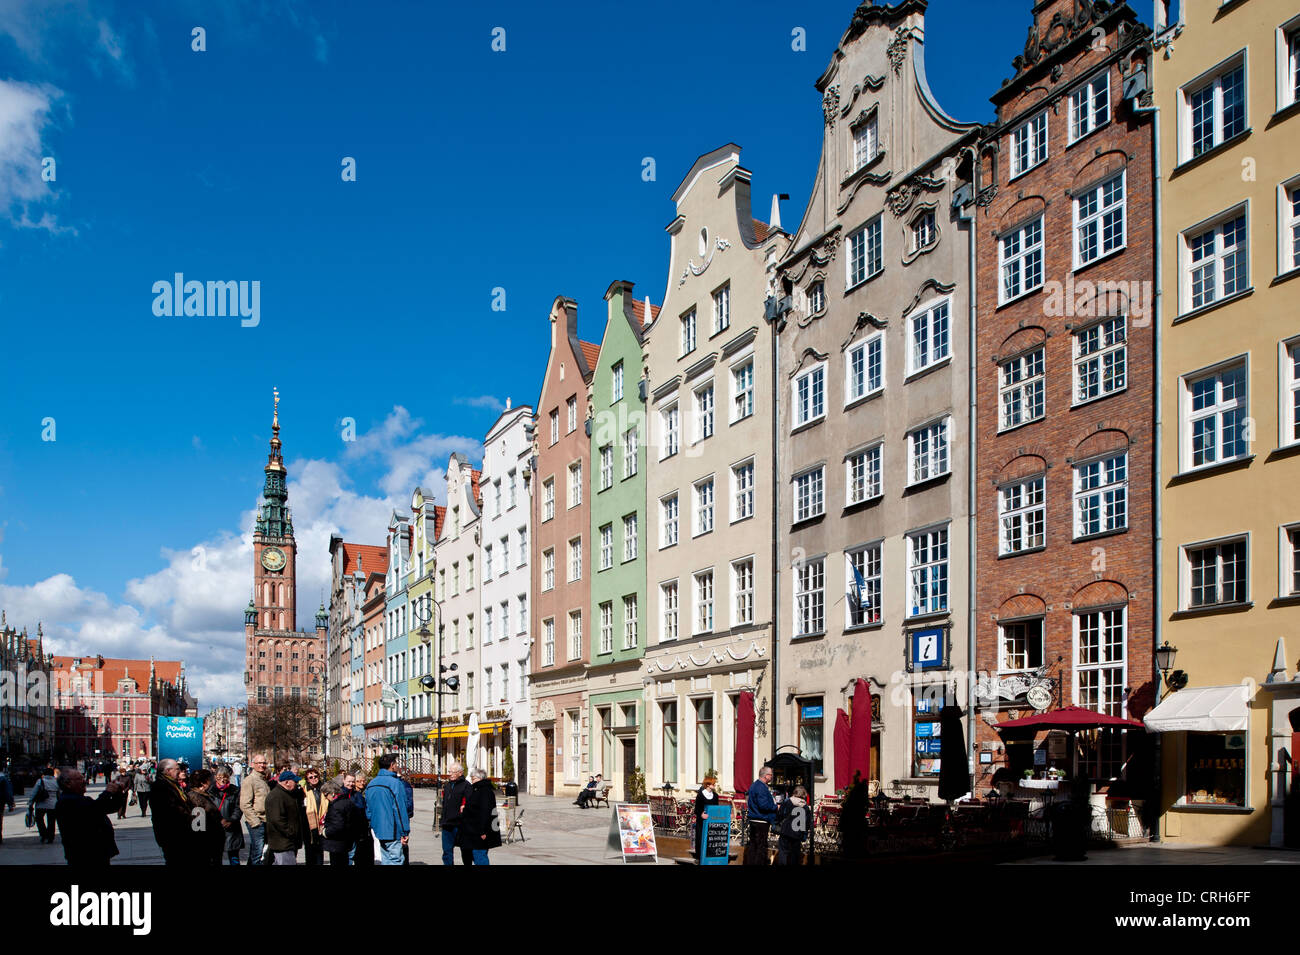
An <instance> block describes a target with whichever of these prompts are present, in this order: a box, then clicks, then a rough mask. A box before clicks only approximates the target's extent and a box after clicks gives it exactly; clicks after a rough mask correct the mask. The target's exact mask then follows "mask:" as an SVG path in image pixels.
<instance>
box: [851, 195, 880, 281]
mask: <svg viewBox="0 0 1300 955" xmlns="http://www.w3.org/2000/svg"><path fill="white" fill-rule="evenodd" d="M883 215H884V214H883V213H879V214H877V215H876V216H874V217H873V218H871V219H868V220H867V221H866V222H864V223H863V224H862V226H861V227H859V228H857V229H855V230H854V231H853V232H852V233H850V234H849V236H848V238H847V239H846V240H845V246H844V290H845V291H846V292H847V291H848V290H849V289H852V288H856V287H857V286H859V285H861V284H862V283H863V282H865V281H867V280H868V279H870V278H872V277H873V276H876V275H879V274H880V273H881V272H882V271H884V268H885V265H884V220H883V218H882V216H883ZM859 266H861V268H860V269H859Z"/></svg>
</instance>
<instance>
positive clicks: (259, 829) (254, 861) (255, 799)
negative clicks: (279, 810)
mask: <svg viewBox="0 0 1300 955" xmlns="http://www.w3.org/2000/svg"><path fill="white" fill-rule="evenodd" d="M270 792H271V787H270V786H269V785H268V784H267V782H266V757H265V756H254V757H253V764H252V769H251V770H250V771H249V773H248V775H247V776H245V777H244V782H243V784H242V785H241V786H240V787H239V811H240V813H241V814H242V815H243V818H244V826H245V827H246V828H247V829H248V864H249V865H261V864H262V847H263V845H264V844H265V842H266V797H267V796H268V795H270Z"/></svg>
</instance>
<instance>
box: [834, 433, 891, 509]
mask: <svg viewBox="0 0 1300 955" xmlns="http://www.w3.org/2000/svg"><path fill="white" fill-rule="evenodd" d="M884 459H885V443H884V442H883V441H877V442H876V443H875V444H871V445H868V446H867V447H865V448H862V449H860V450H858V451H853V452H850V453H849V454H846V455H845V456H844V503H845V505H846V506H852V505H854V504H862V503H863V502H865V501H870V500H874V499H875V498H878V497H880V496H881V495H882V494H883V493H884V485H885V480H884V463H885V460H884ZM859 461H861V465H860V466H859ZM859 472H861V473H859Z"/></svg>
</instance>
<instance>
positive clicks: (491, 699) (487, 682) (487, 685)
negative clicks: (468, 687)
mask: <svg viewBox="0 0 1300 955" xmlns="http://www.w3.org/2000/svg"><path fill="white" fill-rule="evenodd" d="M496 701H497V698H496V697H495V696H493V695H492V668H491V667H484V668H483V703H484V705H487V704H489V703H495V702H496Z"/></svg>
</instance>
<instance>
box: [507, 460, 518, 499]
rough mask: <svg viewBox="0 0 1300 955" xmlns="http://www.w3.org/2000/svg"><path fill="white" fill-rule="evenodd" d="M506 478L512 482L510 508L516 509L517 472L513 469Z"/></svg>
mask: <svg viewBox="0 0 1300 955" xmlns="http://www.w3.org/2000/svg"><path fill="white" fill-rule="evenodd" d="M506 478H507V479H508V480H509V482H510V506H511V507H514V506H515V504H516V503H518V488H517V486H516V484H515V471H514V469H513V468H511V470H510V471H509V473H507V475H506Z"/></svg>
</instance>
